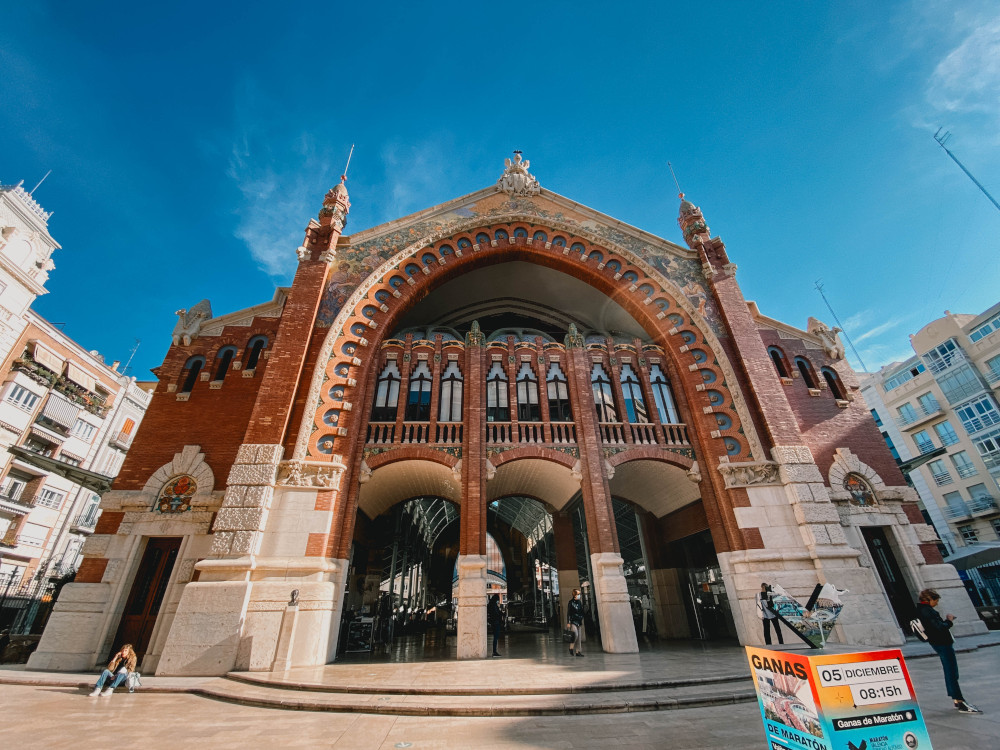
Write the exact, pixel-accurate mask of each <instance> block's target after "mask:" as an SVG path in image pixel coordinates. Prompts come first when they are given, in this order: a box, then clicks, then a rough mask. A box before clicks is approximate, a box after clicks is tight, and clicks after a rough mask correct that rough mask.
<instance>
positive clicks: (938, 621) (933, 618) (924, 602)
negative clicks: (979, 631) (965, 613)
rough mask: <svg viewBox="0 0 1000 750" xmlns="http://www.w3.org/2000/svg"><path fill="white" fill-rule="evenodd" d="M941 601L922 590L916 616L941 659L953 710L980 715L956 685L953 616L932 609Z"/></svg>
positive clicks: (931, 593)
mask: <svg viewBox="0 0 1000 750" xmlns="http://www.w3.org/2000/svg"><path fill="white" fill-rule="evenodd" d="M940 600H941V596H940V595H939V594H938V592H937V591H935V590H934V589H924V590H923V591H921V592H920V602H919V603H918V604H917V615H918V616H919V617H920V622H921V624H922V625H923V626H924V632H926V633H927V642H928V643H929V644H930V645H931V647H932V648H933V649H934V650H935V651H937V655H938V656H939V657H941V666H942V667H944V683H945V686H946V687H947V688H948V695H950V696H951V699H952V700H953V701H955V708H957V709H958V710H959V711H961V712H962V713H966V714H981V713H982V711H980V710H979V709H978V708H976V707H975V706H973V705H972V704H971V703H966V701H965V698H963V697H962V688H961V687H960V686H959V684H958V659H957V658H956V657H955V637H954V636H953V635H952V634H951V627H952V625H953V624H954V622H955V615H951V614H948V615H945V616H944V617H941V615H940V614H938V611H937V610H936V609H934V608H935V607H936V606H937V603H938V602H939V601H940Z"/></svg>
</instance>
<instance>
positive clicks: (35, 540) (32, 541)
mask: <svg viewBox="0 0 1000 750" xmlns="http://www.w3.org/2000/svg"><path fill="white" fill-rule="evenodd" d="M15 542H16V544H17V546H18V547H44V546H45V540H44V539H43V538H42V537H40V536H31V535H30V534H18V535H17V538H16V540H15Z"/></svg>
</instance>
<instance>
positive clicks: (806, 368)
mask: <svg viewBox="0 0 1000 750" xmlns="http://www.w3.org/2000/svg"><path fill="white" fill-rule="evenodd" d="M767 353H768V355H769V356H770V357H771V362H772V363H773V364H774V369H775V370H776V371H777V373H778V377H780V378H781V379H782V381H783V382H787V383H790V382H792V379H793V378H802V382H803V383H805V384H806V387H807V388H808V389H809V390H810V392H817V393H818V392H819V391H820V390H821V389H822V388H823V385H822V384H821V382H820V379H819V378H818V377H817V376H816V368H815V367H813V364H812V362H810V361H809V359H808V358H807V357H803V356H801V355H798V356H796V357H794V358H793V360H792V361H793V362H794V369H793V368H792V367H790V366H789V364H788V356H787V355H786V354H785V352H784V350H783V349H782V348H781V347H780V346H769V347H768V348H767ZM819 374H820V375H821V376H822V379H823V380H822V383H824V384H825V386H826V388H827V389H828V390H829V391H830V395H832V396H833V397H834V398H835V399H837V401H840V402H843V403H844V404H845V405H846V403H847V400H848V395H847V389H846V388H845V387H844V381H843V380H841V379H840V375H838V374H837V371H836V370H834V369H833V368H832V367H821V368H820V370H819Z"/></svg>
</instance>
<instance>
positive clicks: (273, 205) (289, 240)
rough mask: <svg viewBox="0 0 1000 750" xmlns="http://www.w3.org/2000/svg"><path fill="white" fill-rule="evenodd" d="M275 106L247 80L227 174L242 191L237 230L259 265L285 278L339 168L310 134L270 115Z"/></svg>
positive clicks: (293, 265)
mask: <svg viewBox="0 0 1000 750" xmlns="http://www.w3.org/2000/svg"><path fill="white" fill-rule="evenodd" d="M276 109H277V110H278V111H280V108H275V107H273V106H272V103H270V102H268V101H266V99H265V97H264V96H263V95H262V94H261V93H260V91H259V90H257V89H256V87H255V86H254V85H253V83H252V82H249V81H248V82H246V83H245V84H244V86H243V90H242V91H241V92H240V94H239V96H238V101H237V126H238V128H239V130H238V133H239V135H238V136H237V137H236V139H235V142H234V143H233V144H232V147H231V150H230V153H229V165H228V174H229V176H230V177H231V178H232V179H233V181H234V183H235V184H236V187H237V189H239V191H240V193H241V195H242V201H241V202H240V206H239V208H237V209H236V211H235V213H236V216H237V223H236V226H235V227H234V229H233V233H234V234H235V236H236V237H238V238H239V239H241V240H242V241H243V242H244V243H246V246H247V249H248V250H249V251H250V255H251V256H252V257H253V259H254V261H255V262H256V263H257V266H258V268H260V270H262V271H264V272H265V273H266V274H268V275H270V276H273V277H278V278H281V277H287V276H288V275H289V274H290V273H291V272H292V271H293V270H294V268H295V264H296V262H297V259H296V255H295V249H296V248H297V247H298V246H299V245H300V244H301V243H302V238H303V234H304V231H305V227H306V224H307V223H308V221H309V219H310V217H313V216H315V215H316V213H317V212H318V210H319V208H320V201H321V200H322V197H323V193H324V192H325V190H326V189H327V188H329V187H332V186H333V184H334V182H333V180H334V179H335V176H336V174H335V173H336V167H334V166H333V160H332V159H331V158H330V154H328V153H327V150H326V149H325V148H323V147H321V146H320V145H318V144H317V142H316V140H315V139H314V138H313V137H312V135H311V134H309V133H305V132H301V131H294V130H291V129H283V128H282V125H283V124H284V123H281V122H276V121H275V120H274V119H273V117H272V116H268V114H267V113H269V112H274V111H276Z"/></svg>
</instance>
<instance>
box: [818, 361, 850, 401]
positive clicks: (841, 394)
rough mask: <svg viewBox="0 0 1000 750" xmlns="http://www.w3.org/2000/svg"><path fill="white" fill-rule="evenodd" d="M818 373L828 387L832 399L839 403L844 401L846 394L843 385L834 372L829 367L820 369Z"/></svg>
mask: <svg viewBox="0 0 1000 750" xmlns="http://www.w3.org/2000/svg"><path fill="white" fill-rule="evenodd" d="M820 373H821V374H822V375H823V379H824V380H825V381H826V384H827V385H828V386H829V387H830V393H832V394H833V397H834V398H837V399H840V400H841V401H846V400H847V393H846V392H845V391H844V384H843V383H842V382H841V380H840V378H839V377H838V376H837V372H836V370H833V369H831V368H829V367H822V368H820Z"/></svg>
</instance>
